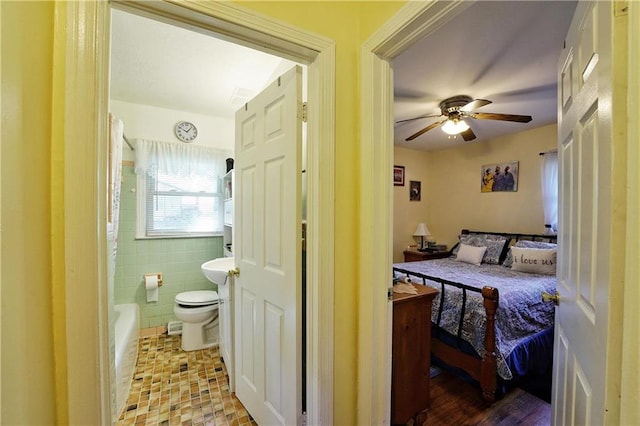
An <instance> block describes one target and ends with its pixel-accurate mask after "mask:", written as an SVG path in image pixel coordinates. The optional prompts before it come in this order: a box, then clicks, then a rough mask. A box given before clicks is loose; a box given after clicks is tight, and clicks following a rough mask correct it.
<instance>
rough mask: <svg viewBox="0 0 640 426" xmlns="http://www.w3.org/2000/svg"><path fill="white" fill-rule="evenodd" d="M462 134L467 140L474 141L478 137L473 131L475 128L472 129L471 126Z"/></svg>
mask: <svg viewBox="0 0 640 426" xmlns="http://www.w3.org/2000/svg"><path fill="white" fill-rule="evenodd" d="M460 134H461V135H462V139H464V140H465V141H467V142H469V141H472V140H474V139H475V138H476V134H475V133H473V130H471V127H469V128H468V129H467V130H465V131H464V132H462V133H460Z"/></svg>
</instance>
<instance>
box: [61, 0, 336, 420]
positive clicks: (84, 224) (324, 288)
mask: <svg viewBox="0 0 640 426" xmlns="http://www.w3.org/2000/svg"><path fill="white" fill-rule="evenodd" d="M112 3H113V5H114V6H116V7H121V8H135V9H137V10H138V11H142V12H143V13H147V14H153V15H154V16H160V17H162V19H166V20H169V21H173V22H180V23H182V24H184V25H185V26H187V27H189V28H193V29H197V30H199V31H204V32H216V33H220V34H222V35H223V36H224V37H227V38H228V39H229V40H231V41H234V42H236V43H239V44H243V45H246V46H250V47H254V48H259V49H260V50H262V51H266V52H269V53H272V54H276V55H279V56H282V57H285V58H287V59H291V60H294V61H297V62H301V63H305V64H307V65H308V70H309V73H308V83H307V84H308V104H309V121H308V138H307V140H308V164H307V182H308V186H307V190H308V196H307V212H308V217H307V223H308V224H307V226H308V228H307V256H308V263H307V275H308V278H307V289H308V296H307V312H308V315H309V317H308V326H307V333H308V339H307V342H308V343H307V345H308V350H307V353H308V365H307V378H308V379H307V389H308V390H307V409H308V414H307V418H308V422H309V423H310V424H331V423H333V356H334V344H333V341H334V333H333V323H334V318H333V297H334V284H333V283H334V279H333V278H334V252H333V246H334V226H333V221H334V219H333V217H334V208H335V207H334V202H333V200H334V185H333V181H334V176H333V170H334V162H335V155H334V152H335V117H334V115H335V114H334V113H333V111H334V110H335V72H334V69H335V45H334V42H333V41H332V40H330V39H327V38H324V37H321V36H318V35H315V34H311V33H308V32H305V31H302V30H299V29H297V28H295V27H293V26H290V25H287V24H285V23H282V22H279V21H276V20H274V19H271V18H269V17H265V16H262V15H259V14H257V13H255V12H253V11H250V10H247V9H244V8H242V7H240V6H236V5H234V4H230V3H227V2H225V3H221V2H215V1H207V2H193V1H185V2H180V3H178V2H172V1H171V2H169V1H165V2H146V1H132V2H126V3H123V2H120V1H113V2H112ZM56 8H57V11H56V12H57V13H56V16H57V20H56V24H55V40H56V42H55V44H54V59H55V60H57V61H58V63H64V64H65V67H64V68H63V69H60V71H58V72H56V71H55V70H54V104H53V110H54V111H53V114H54V126H55V122H60V123H62V124H61V126H62V128H61V129H59V131H58V132H57V133H55V132H54V134H56V135H59V137H58V139H59V140H58V143H59V144H60V146H62V147H63V148H61V149H63V150H64V162H65V168H64V173H65V177H64V179H65V180H64V193H63V195H62V196H63V197H64V208H65V211H64V216H65V217H64V223H65V229H64V244H62V243H60V244H58V245H59V246H60V247H63V248H64V252H65V253H64V265H63V266H62V265H61V266H59V268H61V269H62V268H64V276H65V282H64V294H65V301H64V303H65V305H66V306H65V309H64V315H63V318H54V322H56V323H57V327H54V328H56V329H61V330H64V332H65V333H66V336H65V339H66V346H65V347H64V348H62V349H56V353H57V354H58V355H60V357H57V361H56V364H57V365H56V370H57V371H62V372H65V373H66V381H67V388H66V391H67V394H66V395H64V396H60V397H59V399H58V400H59V402H58V407H57V408H58V410H59V414H58V418H59V419H65V420H66V421H65V422H68V423H71V424H111V423H112V421H111V420H114V421H115V419H111V416H112V415H111V392H110V389H111V381H112V378H111V370H110V362H111V361H110V356H109V352H110V348H109V346H110V345H109V326H108V317H109V315H108V311H109V307H110V306H109V304H110V302H109V293H108V292H109V290H108V288H107V287H108V285H107V283H108V280H107V268H106V256H107V241H106V238H105V237H106V217H105V211H106V203H105V200H106V199H107V197H106V194H107V182H106V176H107V174H106V164H107V156H106V152H107V138H106V135H107V126H106V123H107V120H106V118H107V113H108V101H109V95H108V79H109V69H108V64H109V61H108V55H109V35H110V29H109V18H110V5H109V3H107V2H66V3H56ZM56 119H57V120H56ZM88 141H95V143H90V142H88ZM320 141H322V143H320ZM320 165H322V167H320ZM320 182H322V185H320ZM320 235H322V238H319V236H320ZM55 268H56V266H55V265H54V269H55ZM54 275H55V274H54ZM93 283H95V284H93ZM320 283H322V285H320ZM61 340H62V337H61ZM59 341H60V340H59ZM61 374H63V373H61Z"/></svg>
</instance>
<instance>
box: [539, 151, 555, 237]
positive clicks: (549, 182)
mask: <svg viewBox="0 0 640 426" xmlns="http://www.w3.org/2000/svg"><path fill="white" fill-rule="evenodd" d="M541 175H542V206H543V208H544V226H545V233H546V234H555V233H557V232H558V153H557V152H547V153H545V154H544V156H543V160H542V171H541Z"/></svg>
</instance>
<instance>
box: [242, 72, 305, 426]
mask: <svg viewBox="0 0 640 426" xmlns="http://www.w3.org/2000/svg"><path fill="white" fill-rule="evenodd" d="M301 76H302V69H301V68H300V67H299V66H296V67H294V68H292V69H291V70H290V71H288V72H287V73H285V74H284V75H283V76H281V77H280V78H278V80H277V81H275V82H274V83H272V84H271V85H270V86H269V87H268V88H266V89H265V90H264V91H263V92H262V93H260V94H259V95H258V96H256V97H255V98H254V99H252V100H251V101H250V102H249V103H248V104H247V105H246V106H245V107H243V108H242V109H240V110H239V111H238V112H237V113H236V146H235V156H236V158H235V184H236V187H235V193H234V203H235V212H234V224H235V226H234V232H235V233H236V234H235V237H234V239H235V246H234V250H233V251H234V254H235V258H236V264H237V265H238V267H239V269H240V275H239V276H238V277H237V278H236V281H235V297H234V301H235V302H234V303H235V374H236V394H237V396H238V398H239V399H240V400H241V401H242V403H243V404H244V406H245V407H246V408H247V410H249V413H251V415H252V416H253V418H254V419H255V420H256V421H257V422H258V424H261V425H276V424H282V425H285V424H286V425H294V424H296V423H297V422H298V418H299V416H300V414H301V355H300V354H301V317H300V313H301V296H302V292H301V250H302V247H301V241H302V235H301V209H300V205H301V203H300V198H301V174H302V169H301V146H302V145H301V138H302V130H301V129H302V120H301V117H299V114H298V113H299V111H301V109H302V102H301V88H302V78H301Z"/></svg>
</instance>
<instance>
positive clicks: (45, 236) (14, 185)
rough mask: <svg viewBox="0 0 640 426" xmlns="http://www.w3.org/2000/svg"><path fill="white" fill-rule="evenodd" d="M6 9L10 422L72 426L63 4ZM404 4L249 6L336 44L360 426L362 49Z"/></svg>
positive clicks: (340, 379) (339, 261) (348, 370)
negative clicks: (56, 29)
mask: <svg viewBox="0 0 640 426" xmlns="http://www.w3.org/2000/svg"><path fill="white" fill-rule="evenodd" d="M0 4H1V7H2V76H3V83H2V109H3V116H2V117H3V118H2V120H3V122H2V141H3V142H2V147H1V149H2V152H1V154H2V155H1V158H2V168H1V173H2V176H1V177H2V224H3V225H4V226H3V228H4V229H3V234H2V266H3V270H2V371H1V373H2V419H1V420H2V421H1V423H2V424H21V423H22V424H64V423H65V419H66V414H67V413H66V411H67V410H66V404H67V399H66V394H65V389H66V385H67V383H66V379H65V378H66V375H65V374H66V372H65V371H59V372H58V373H57V377H56V379H57V381H56V380H54V358H59V359H60V360H59V361H58V365H59V366H60V367H61V368H62V367H63V366H64V364H65V362H64V359H65V358H64V357H65V353H66V345H65V339H64V328H65V324H64V318H65V312H64V305H63V304H62V303H61V302H59V301H63V300H64V295H65V293H64V276H63V275H61V276H58V275H59V274H62V272H59V271H62V270H63V268H62V266H60V267H56V268H53V264H56V265H57V264H60V265H63V262H64V252H65V246H64V240H63V239H62V238H61V237H62V233H63V232H64V228H63V227H62V223H63V222H62V220H63V218H64V215H63V212H61V211H58V212H51V210H52V204H51V201H50V200H53V202H54V204H53V206H57V208H60V206H61V203H62V202H63V200H64V192H63V189H62V185H61V183H62V182H63V179H64V164H61V160H60V155H61V152H62V149H63V147H64V146H63V141H62V139H60V138H58V137H56V134H57V130H56V129H59V128H60V125H61V124H62V123H61V122H59V120H60V119H59V117H61V116H62V115H61V114H60V113H59V112H58V108H60V107H63V106H64V98H63V97H62V94H58V95H54V96H53V99H52V79H53V78H56V79H57V78H58V77H56V75H58V76H59V75H63V59H64V58H57V57H56V58H55V60H56V64H57V68H56V70H55V73H54V70H53V66H52V61H53V60H54V59H53V58H52V51H53V44H54V37H53V34H54V33H53V23H54V13H53V9H54V2H16V3H12V2H8V1H2V2H0ZM403 4H404V2H403V1H392V2H377V1H372V2H259V1H258V2H240V5H241V6H242V7H247V8H250V9H253V10H255V11H256V12H259V13H263V14H265V15H269V16H271V17H274V18H276V19H279V20H282V21H284V22H287V23H290V24H293V25H295V26H297V27H299V28H302V29H304V30H308V31H312V32H315V33H317V34H320V35H323V36H326V37H328V38H330V39H333V40H334V41H335V43H336V56H337V57H336V69H335V73H336V86H337V87H336V94H335V95H336V147H337V148H336V170H335V174H336V175H335V181H336V192H335V194H336V201H335V205H336V220H335V226H336V254H335V273H336V280H335V286H336V288H337V289H339V291H338V292H337V294H338V295H339V297H336V301H335V315H336V329H335V342H334V346H335V348H336V356H335V361H334V362H335V364H334V365H335V372H334V400H335V408H334V422H335V423H336V424H355V422H356V420H355V419H356V409H357V401H356V394H357V377H356V371H357V354H358V353H357V341H358V339H357V327H358V324H357V317H358V310H357V306H358V299H357V298H358V288H357V286H356V285H355V284H354V283H357V282H358V276H357V261H358V256H357V253H358V247H357V243H356V242H357V241H358V217H359V216H358V215H359V212H358V202H357V200H358V187H359V186H358V176H359V170H358V164H359V126H360V123H359V81H360V78H359V75H360V74H359V73H360V70H359V61H360V46H361V45H362V43H363V42H364V40H366V39H367V38H368V37H369V36H370V35H371V33H372V32H373V31H374V30H375V29H377V28H378V27H379V26H380V25H382V24H383V23H384V22H385V21H386V20H387V19H389V18H390V17H391V16H392V15H393V14H394V13H395V12H396V11H397V10H399V9H400V8H401V7H402V6H403ZM58 18H59V19H62V18H63V17H61V16H59V17H58ZM26 22H28V23H29V25H25V23H26ZM60 51H61V52H63V51H64V50H63V49H60ZM58 61H60V62H58ZM52 102H53V105H54V106H55V108H52ZM52 117H53V122H52ZM52 128H53V129H54V130H53V132H54V133H55V134H54V135H53V136H52V130H51V129H52ZM52 140H53V141H54V142H53V143H52ZM51 218H53V221H52V219H51ZM9 225H10V226H9ZM52 241H53V243H52ZM27 261H28V262H29V263H27ZM61 262H62V263H61ZM61 268H62V269H61ZM52 269H53V270H54V273H55V276H52ZM56 271H58V272H56ZM52 317H53V319H54V320H55V321H56V324H57V325H56V326H55V330H52V326H51V322H52ZM54 335H55V336H56V338H55V345H54V338H53V336H54ZM25 378H30V379H29V380H25ZM56 404H57V405H56ZM56 407H57V408H58V413H56Z"/></svg>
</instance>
